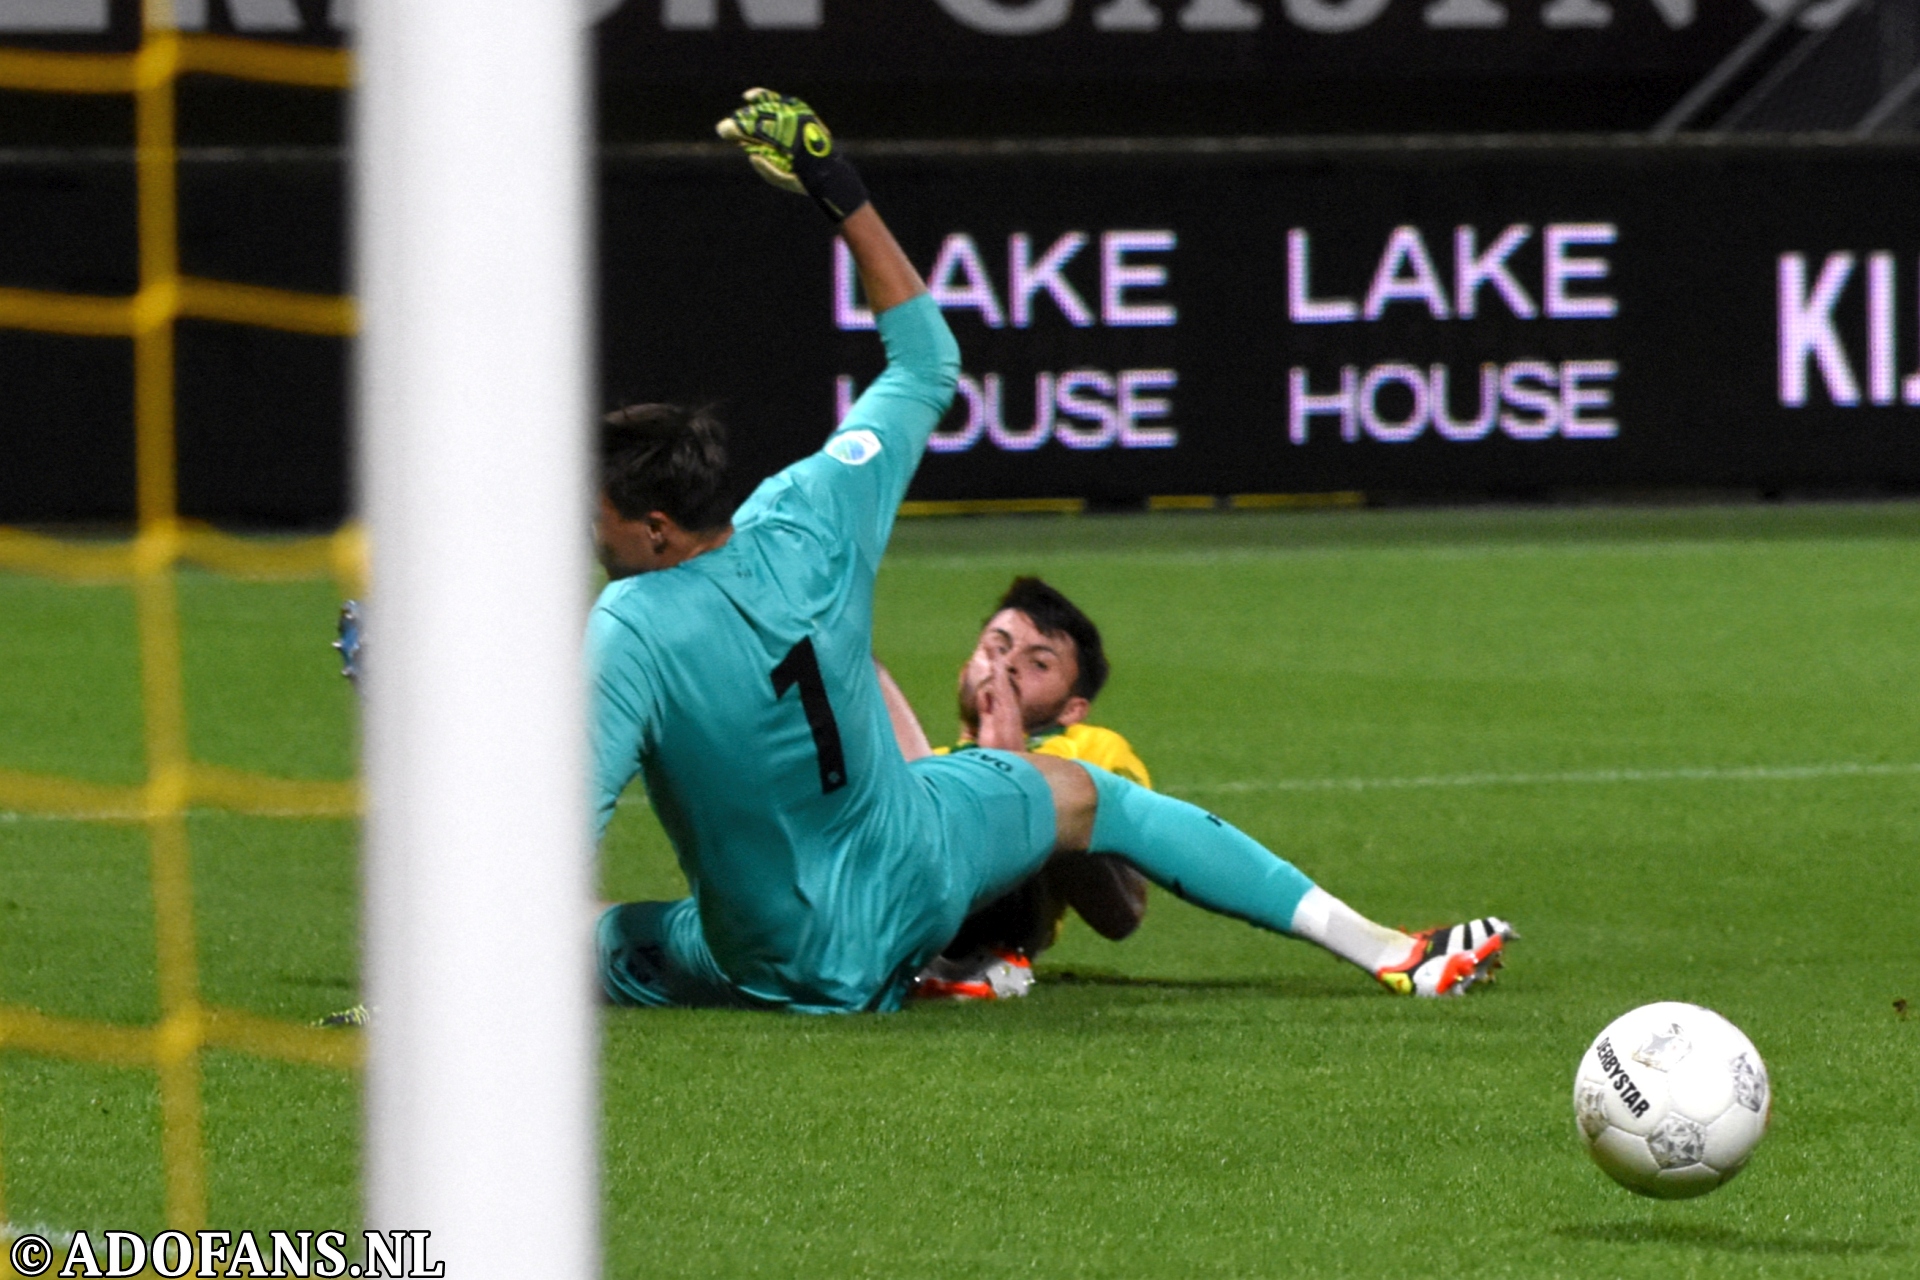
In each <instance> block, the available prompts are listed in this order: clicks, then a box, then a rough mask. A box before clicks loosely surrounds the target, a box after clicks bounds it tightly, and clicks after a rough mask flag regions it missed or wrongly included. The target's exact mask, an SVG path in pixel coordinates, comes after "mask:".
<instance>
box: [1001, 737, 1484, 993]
mask: <svg viewBox="0 0 1920 1280" xmlns="http://www.w3.org/2000/svg"><path fill="white" fill-rule="evenodd" d="M1024 758H1025V759H1026V760H1027V761H1028V762H1029V763H1030V764H1032V765H1033V766H1034V767H1035V768H1036V769H1038V770H1040V772H1041V773H1042V774H1043V775H1044V776H1045V777H1046V779H1047V784H1048V786H1049V787H1050V788H1051V790H1052V792H1053V798H1054V815H1055V824H1056V832H1055V835H1056V840H1057V842H1058V848H1059V850H1060V852H1061V853H1062V854H1064V855H1071V854H1073V853H1076V852H1084V851H1086V850H1089V849H1098V850H1100V851H1101V852H1102V853H1117V854H1119V855H1120V856H1122V857H1124V858H1125V859H1126V860H1127V861H1128V862H1131V863H1132V864H1133V865H1134V866H1136V867H1138V868H1139V869H1140V870H1141V871H1142V872H1143V873H1144V874H1145V875H1146V876H1147V878H1148V879H1150V880H1152V881H1153V882H1154V883H1156V884H1159V885H1161V886H1163V887H1164V888H1166V889H1169V890H1171V891H1172V892H1174V893H1177V894H1179V895H1180V896H1181V897H1183V898H1185V899H1187V900H1188V901H1189V902H1192V903H1195V904H1196V905H1199V906H1203V907H1206V908H1207V909H1209V910H1211V911H1217V912H1219V913H1220V914H1222V915H1228V916H1233V917H1235V918H1236V919H1240V920H1245V921H1247V922H1248V923H1250V924H1256V925H1259V926H1261V927H1262V928H1266V929H1271V930H1273V931H1274V932H1276V933H1285V934H1288V935H1291V936H1293V937H1297V938H1302V939H1305V940H1306V941H1309V942H1314V943H1317V944H1319V945H1320V946H1322V947H1325V948H1326V949H1327V950H1328V951H1331V952H1333V953H1334V954H1335V955H1337V956H1340V957H1341V958H1342V959H1344V960H1348V961H1350V962H1352V963H1353V964H1355V965H1358V966H1359V967H1360V968H1362V969H1365V970H1366V971H1367V972H1368V973H1370V974H1372V975H1373V976H1374V977H1376V978H1378V979H1379V980H1380V981H1381V982H1382V983H1384V984H1386V985H1387V986H1388V987H1390V988H1392V989H1393V990H1396V991H1400V992H1402V993H1403V994H1415V993H1418V994H1422V995H1447V994H1453V993H1456V992H1460V991H1464V990H1465V989H1466V988H1467V987H1468V986H1470V985H1471V984H1472V983H1473V982H1474V981H1475V980H1476V979H1478V978H1481V977H1484V976H1486V973H1487V972H1488V971H1489V969H1490V967H1491V966H1492V965H1493V963H1494V962H1495V960H1496V958H1497V957H1498V955H1499V953H1500V950H1501V948H1502V946H1503V945H1504V944H1505V941H1506V939H1507V938H1508V937H1510V936H1511V934H1512V930H1511V929H1509V928H1508V927H1507V926H1506V924H1505V923H1504V922H1502V921H1499V920H1496V919H1493V918H1491V917H1489V918H1486V919H1483V920H1476V921H1471V922H1469V923H1468V924H1465V925H1456V926H1454V928H1453V929H1451V930H1434V931H1431V932H1430V933H1425V934H1408V933H1402V932H1400V931H1399V930H1397V929H1389V928H1387V927H1386V926H1384V925H1379V924H1375V923H1374V922H1373V921H1371V920H1369V919H1367V918H1366V917H1365V916H1363V915H1361V914H1360V913H1359V912H1357V911H1355V910H1353V909H1352V908H1351V907H1349V906H1347V905H1346V904H1345V903H1343V902H1341V901H1340V900H1339V899H1338V898H1335V897H1334V896H1333V895H1332V894H1329V893H1327V892H1326V891H1325V890H1323V889H1321V888H1319V887H1318V886H1316V885H1315V884H1314V883H1313V881H1311V880H1309V879H1308V878H1307V877H1306V876H1305V875H1304V874H1302V873H1301V872H1300V871H1299V869H1298V868H1296V867H1294V866H1293V864H1292V863H1289V862H1287V861H1286V860H1285V859H1283V858H1281V857H1279V856H1278V855H1276V854H1274V853H1272V852H1270V851H1269V850H1268V849H1266V848H1265V847H1264V846H1263V845H1261V844H1260V843H1259V842H1258V841H1256V840H1254V839H1253V838H1252V837H1250V836H1248V835H1246V834H1244V833H1242V832H1241V831H1239V830H1237V829H1236V828H1234V827H1232V826H1230V825H1229V824H1228V823H1226V822H1224V821H1222V820H1221V819H1220V818H1218V817H1215V816H1214V815H1213V814H1211V813H1208V812H1207V811H1206V810H1204V809H1200V808H1197V807H1195V806H1194V805H1190V804H1188V803H1186V802H1185V801H1183V800H1176V799H1174V798H1173V797H1172V796H1168V795H1163V794H1160V793H1158V792H1154V791H1149V790H1147V789H1146V788H1145V787H1140V786H1135V785H1134V784H1133V783H1131V782H1128V781H1127V780H1126V779H1124V778H1120V777H1117V776H1115V775H1114V774H1111V773H1108V772H1107V771H1106V770H1104V769H1101V768H1098V767H1096V766H1093V765H1089V764H1086V763H1085V762H1084V761H1066V760H1056V759H1054V758H1052V757H1049V756H1034V755H1029V756H1026V757H1024Z"/></svg>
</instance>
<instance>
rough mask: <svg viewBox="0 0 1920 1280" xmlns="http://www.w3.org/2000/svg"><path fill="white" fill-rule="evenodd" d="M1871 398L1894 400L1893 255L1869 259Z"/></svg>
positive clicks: (1868, 336)
mask: <svg viewBox="0 0 1920 1280" xmlns="http://www.w3.org/2000/svg"><path fill="white" fill-rule="evenodd" d="M1867 398H1868V399H1869V400H1871V401H1873V403H1875V404H1892V403H1893V255H1892V254H1890V253H1876V254H1873V255H1872V256H1871V257H1869V258H1868V259H1867Z"/></svg>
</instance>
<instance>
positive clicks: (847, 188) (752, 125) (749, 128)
mask: <svg viewBox="0 0 1920 1280" xmlns="http://www.w3.org/2000/svg"><path fill="white" fill-rule="evenodd" d="M745 96H746V105H744V106H742V107H741V108H740V109H739V110H738V111H736V112H734V113H733V114H732V115H730V116H728V117H727V118H726V119H725V120H722V121H721V122H720V123H719V125H718V126H717V127H716V130H715V131H716V132H717V133H719V135H720V136H721V137H723V138H725V139H726V140H727V141H729V142H735V143H738V144H739V145H740V148H741V150H743V151H745V152H746V153H747V159H748V160H749V161H750V162H751V163H752V164H753V168H754V171H755V172H756V173H758V174H759V175H760V176H761V177H762V178H765V179H766V180H767V181H768V182H770V183H772V184H773V185H774V186H776V187H779V188H780V189H781V190H783V191H792V192H796V193H802V194H805V195H808V196H811V197H812V198H813V202H814V203H815V204H816V205H818V206H820V212H822V213H824V214H826V215H827V219H828V220H829V221H831V222H833V223H834V224H836V225H837V226H838V227H839V228H840V234H841V235H842V236H843V237H845V239H846V242H847V248H848V249H850V250H852V252H853V263H854V266H855V267H856V268H857V269H858V270H859V272H860V287H861V288H862V289H864V290H865V291H866V295H867V303H868V305H869V306H871V307H872V308H873V310H874V312H875V313H876V314H878V313H880V312H884V311H890V310H892V309H893V308H894V307H897V306H899V305H900V304H901V303H903V302H905V301H907V300H908V299H910V298H914V297H917V296H919V295H920V294H923V293H925V292H926V291H927V286H926V283H925V282H924V281H922V280H921V279H920V273H919V272H918V271H915V270H914V269H913V264H912V263H910V262H908V261H907V255H906V254H905V253H903V252H901V249H900V245H899V243H898V242H897V241H896V240H894V238H893V233H892V232H891V231H889V230H887V224H886V223H884V222H882V221H881V220H880V215H879V214H878V213H876V212H874V208H873V201H872V200H870V199H869V198H868V196H867V188H866V184H865V183H863V182H862V181H861V180H860V174H859V172H858V171H857V170H856V169H854V167H853V165H852V164H850V163H848V161H847V158H846V157H845V156H843V155H841V154H840V151H839V148H838V147H836V146H835V145H834V141H833V134H831V133H830V132H828V130H827V126H826V125H825V124H824V123H822V121H821V119H820V117H819V116H817V115H815V114H814V112H813V108H812V107H809V106H808V105H807V104H806V103H804V102H802V101H801V100H800V99H798V98H790V97H785V96H783V95H781V94H778V93H775V92H774V91H773V90H771V89H749V90H747V92H746V95H745Z"/></svg>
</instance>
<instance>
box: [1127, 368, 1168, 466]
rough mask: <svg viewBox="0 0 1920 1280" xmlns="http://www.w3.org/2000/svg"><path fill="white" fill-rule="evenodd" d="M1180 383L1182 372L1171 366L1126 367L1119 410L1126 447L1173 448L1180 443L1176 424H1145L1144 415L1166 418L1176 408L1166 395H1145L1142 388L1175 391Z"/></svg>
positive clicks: (1145, 416)
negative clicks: (1140, 423)
mask: <svg viewBox="0 0 1920 1280" xmlns="http://www.w3.org/2000/svg"><path fill="white" fill-rule="evenodd" d="M1179 383H1180V375H1179V374H1177V373H1175V372H1174V371H1173V370H1171V369H1124V370H1122V371H1121V373H1120V396H1119V399H1118V401H1117V403H1116V405H1115V412H1116V413H1117V415H1118V416H1119V419H1120V447H1121V448H1122V449H1171V448H1173V447H1174V446H1175V445H1177V444H1179V443H1180V433H1179V431H1177V430H1175V429H1174V428H1173V427H1142V426H1139V425H1138V423H1139V421H1140V419H1142V418H1164V417H1166V416H1167V414H1168V413H1170V412H1171V411H1172V409H1173V404H1172V402H1171V401H1169V400H1168V399H1167V398H1166V397H1165V396H1143V395H1141V394H1140V392H1142V391H1171V390H1172V389H1173V388H1174V387H1176V386H1178V385H1179Z"/></svg>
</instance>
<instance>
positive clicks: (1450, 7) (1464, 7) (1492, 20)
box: [1420, 0, 1507, 29]
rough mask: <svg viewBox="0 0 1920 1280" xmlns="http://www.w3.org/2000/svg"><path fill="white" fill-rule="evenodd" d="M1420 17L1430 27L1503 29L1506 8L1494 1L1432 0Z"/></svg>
mask: <svg viewBox="0 0 1920 1280" xmlns="http://www.w3.org/2000/svg"><path fill="white" fill-rule="evenodd" d="M1420 16H1421V17H1422V18H1423V19H1424V20H1425V21H1426V24H1427V25H1428V26H1430V27H1438V28H1442V29H1446V28H1457V27H1467V28H1473V27H1504V26H1506V25H1507V6H1505V5H1503V4H1499V3H1496V0H1434V3H1432V4H1430V5H1428V6H1427V7H1426V8H1425V9H1423V10H1421V13H1420Z"/></svg>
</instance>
